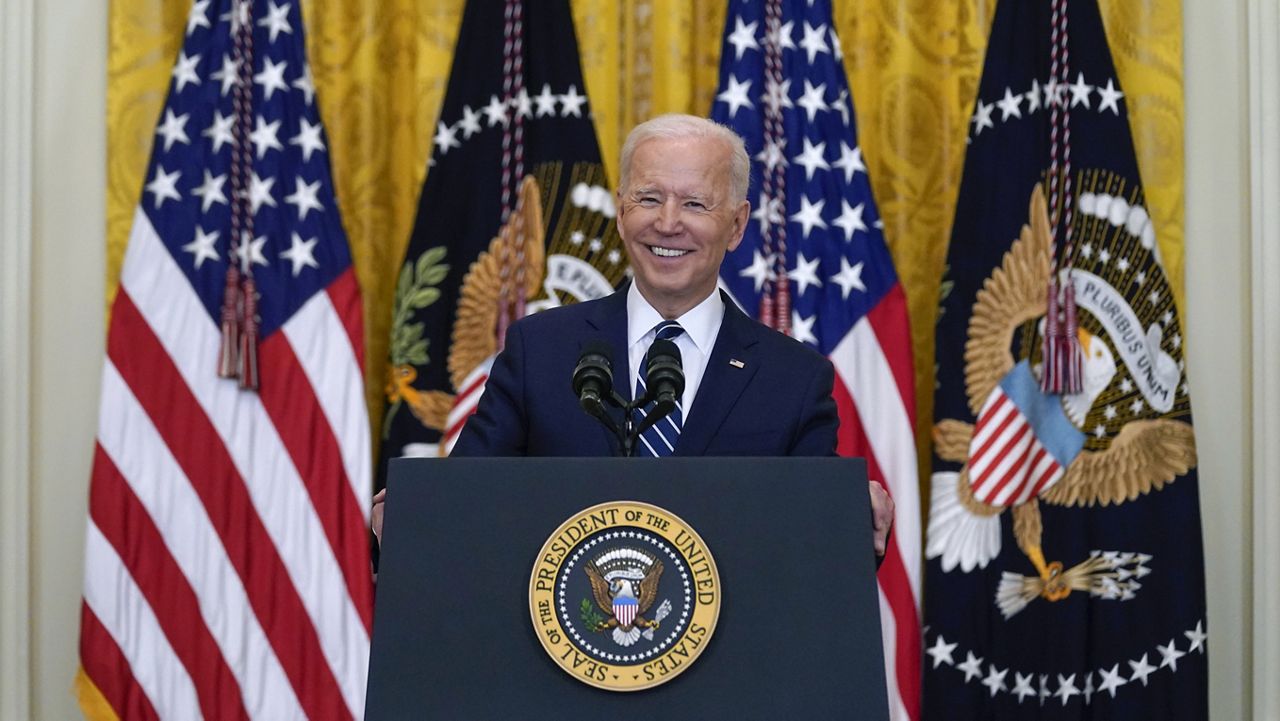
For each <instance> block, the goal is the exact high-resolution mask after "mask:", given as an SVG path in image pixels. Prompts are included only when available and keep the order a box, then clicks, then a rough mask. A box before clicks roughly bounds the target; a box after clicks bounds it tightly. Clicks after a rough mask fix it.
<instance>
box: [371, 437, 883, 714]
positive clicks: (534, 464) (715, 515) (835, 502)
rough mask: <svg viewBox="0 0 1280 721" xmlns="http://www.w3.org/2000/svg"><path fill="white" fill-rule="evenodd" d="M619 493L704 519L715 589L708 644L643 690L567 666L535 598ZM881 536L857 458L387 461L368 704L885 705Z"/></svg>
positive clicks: (700, 524)
mask: <svg viewBox="0 0 1280 721" xmlns="http://www.w3.org/2000/svg"><path fill="white" fill-rule="evenodd" d="M622 501H626V502H634V503H636V504H649V505H652V506H656V507H658V508H660V509H663V510H665V511H667V512H669V513H670V514H671V515H672V516H674V517H677V518H678V519H679V520H681V521H683V522H684V523H686V524H687V525H688V527H689V528H691V529H694V530H696V533H697V535H698V536H700V540H701V541H702V542H703V543H704V544H705V547H706V550H707V551H708V552H709V554H710V555H711V557H712V558H714V565H715V570H716V571H717V572H718V586H717V587H716V591H717V592H718V594H719V595H718V599H717V601H718V615H717V616H716V620H715V624H714V630H713V632H712V633H711V634H710V636H709V638H707V640H706V642H705V645H704V646H703V647H701V648H699V649H698V650H699V653H698V655H697V656H696V658H694V659H693V660H692V661H691V662H689V663H688V664H687V666H685V667H683V668H681V669H680V672H679V674H678V675H676V676H675V677H674V678H671V679H670V680H669V681H668V682H665V683H661V685H657V686H654V687H651V688H646V689H644V690H636V691H628V692H619V691H613V690H604V689H602V688H597V687H595V686H593V685H589V684H588V683H584V682H583V681H582V680H581V679H579V678H575V677H574V674H573V673H571V672H566V670H565V668H562V667H561V665H559V664H558V663H557V661H556V659H555V658H553V656H552V652H551V650H550V649H549V648H544V645H543V642H542V641H541V640H540V636H541V635H543V634H544V632H546V633H547V634H549V633H550V632H549V631H546V629H542V628H540V627H539V626H540V624H539V618H538V613H537V608H536V605H535V606H534V607H532V608H531V587H532V585H534V584H535V582H536V580H537V573H536V571H535V566H536V565H537V564H539V563H540V562H542V561H541V560H540V559H542V558H543V556H542V555H540V554H541V553H542V552H543V551H544V546H545V547H550V545H549V544H550V543H551V539H552V537H553V535H554V534H555V533H556V531H557V530H558V529H560V528H561V527H562V525H563V524H564V523H565V522H566V520H568V519H571V518H573V517H575V516H577V515H579V514H581V513H582V512H583V511H584V509H589V508H592V507H595V506H598V505H600V504H610V503H615V502H622ZM638 525H643V524H642V523H639V524H638ZM584 529H585V525H584ZM574 535H578V534H574V533H569V534H566V538H568V537H570V536H574ZM642 535H643V534H642ZM871 535H872V534H871V523H870V508H869V498H868V492H867V482H866V467H865V464H864V463H863V461H862V460H861V459H846V458H662V459H657V458H647V459H645V458H629V459H618V458H486V459H479V458H475V459H471V458H466V459H464V458H445V459H398V460H395V461H392V463H391V467H390V473H389V477H388V492H387V506H386V516H385V526H384V535H383V546H382V553H381V562H380V568H379V576H378V588H377V602H376V607H375V611H374V624H373V639H372V650H371V657H370V666H369V686H368V696H367V706H366V713H365V718H366V719H370V720H372V721H378V720H381V719H495V718H502V717H506V716H509V715H514V716H515V717H518V718H527V719H559V718H588V717H589V716H588V714H598V716H595V717H596V718H644V717H646V715H647V714H653V716H652V717H653V718H662V719H720V718H725V719H728V718H734V719H774V718H783V717H785V716H793V717H796V718H822V719H843V718H847V719H887V718H888V702H887V696H886V691H885V676H884V674H885V672H884V657H883V651H882V646H881V638H880V615H879V600H878V594H877V591H876V586H875V561H874V556H873V550H872V544H871ZM659 540H660V539H659ZM579 555H581V553H580V554H579ZM658 555H661V554H658ZM577 558H578V556H574V559H577ZM587 559H588V556H586V555H583V556H582V564H583V565H585V564H586V562H587ZM550 560H551V559H550V558H547V559H546V561H547V562H549V561H550ZM668 566H672V564H671V563H670V562H669V563H668ZM679 570H681V569H680V568H679V564H676V565H675V566H673V570H672V571H668V572H667V574H668V578H677V579H678V576H676V575H675V572H676V571H679ZM688 570H689V572H690V573H691V575H694V573H693V572H694V570H695V569H694V568H693V567H690V568H689V569H688ZM665 582H666V581H664V583H665ZM636 585H637V586H638V585H639V583H638V582H637V584H636ZM696 588H697V586H695V589H696ZM571 595H572V594H571ZM579 595H589V594H579ZM571 600H572V601H573V602H575V603H576V602H577V596H573V598H572V599H571ZM582 603H583V609H582V612H583V613H584V614H596V615H599V612H598V611H597V610H596V609H594V608H592V609H588V608H586V606H588V605H589V604H588V603H587V601H586V600H583V601H582ZM571 605H572V604H571ZM601 608H607V607H605V606H601ZM676 611H677V612H676V613H675V614H673V615H672V616H671V618H670V619H668V620H666V621H663V623H664V624H666V625H665V626H662V629H663V632H664V633H665V632H667V631H668V630H670V629H673V628H678V625H679V623H680V621H679V609H678V608H677V609H676ZM576 613H577V611H576V610H571V611H570V612H569V614H570V616H573V615H574V614H576ZM650 615H651V616H652V615H653V614H652V610H651V611H650ZM620 617H621V616H620ZM541 620H542V623H546V622H547V621H548V620H549V619H548V618H545V617H544V618H542V619H541ZM570 620H572V619H570ZM655 626H656V624H655ZM586 633H587V632H586V631H585V630H583V634H586ZM597 636H599V637H600V638H602V639H605V640H603V641H601V642H599V646H600V648H601V649H603V648H604V647H605V646H606V645H610V644H611V643H612V642H610V641H608V640H607V638H606V637H605V635H604V634H603V633H602V634H597ZM593 643H594V642H593ZM644 643H645V642H644V641H640V642H639V643H638V644H637V645H636V646H635V647H634V648H636V649H637V650H641V649H643V647H644V646H643V644H644ZM625 650H626V649H616V648H615V649H614V651H617V652H619V653H622V652H623V651H625ZM677 661H678V659H677ZM604 666H605V668H608V667H609V664H608V663H607V662H606V663H605V664H604ZM593 673H594V672H593ZM601 673H604V672H601Z"/></svg>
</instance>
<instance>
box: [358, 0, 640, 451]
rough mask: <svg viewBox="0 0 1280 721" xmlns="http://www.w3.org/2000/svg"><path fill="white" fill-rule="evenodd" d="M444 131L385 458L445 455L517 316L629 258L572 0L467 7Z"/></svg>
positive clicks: (396, 363)
mask: <svg viewBox="0 0 1280 721" xmlns="http://www.w3.org/2000/svg"><path fill="white" fill-rule="evenodd" d="M434 141H435V143H434V147H433V149H432V152H431V159H430V162H429V164H428V168H427V178H426V182H425V183H424V185H423V188H422V196H421V199H420V200H419V204H418V217H417V221H416V223H415V226H414V230H413V237H412V239H411V240H410V241H409V247H408V250H407V251H406V253H405V259H404V264H403V267H402V268H401V271H400V275H399V278H398V283H397V285H396V296H395V303H394V307H393V317H392V328H391V342H390V358H389V363H388V371H387V384H386V396H387V408H386V412H385V415H384V417H383V427H382V464H383V465H384V467H385V464H386V462H387V460H388V459H390V458H394V457H397V456H406V455H412V456H422V455H426V456H434V455H446V454H447V453H448V451H449V449H450V448H452V446H453V442H454V441H455V440H456V439H457V436H458V433H459V431H461V430H462V426H463V424H465V423H466V420H467V418H469V417H470V415H471V413H473V412H474V411H475V407H476V403H477V402H478V401H479V400H480V395H481V394H482V392H483V391H484V385H485V381H486V380H487V378H488V371H489V367H490V365H491V364H492V362H493V358H494V356H496V355H497V353H498V351H500V350H501V344H502V340H503V337H504V334H505V332H506V328H507V326H509V325H510V324H511V323H512V322H514V321H515V320H518V319H519V318H521V317H523V316H525V315H527V314H529V313H533V312H536V311H538V310H542V309H544V308H549V307H553V306H556V305H561V304H568V303H573V302H577V301H582V300H590V299H592V298H599V297H602V296H605V295H608V294H609V293H612V292H613V289H614V287H615V286H617V285H618V284H620V283H621V282H622V280H623V279H624V278H625V273H626V269H627V262H626V256H625V254H624V252H623V249H622V242H621V240H620V239H619V238H618V234H617V230H616V228H615V226H614V221H613V219H614V202H613V194H612V193H611V192H610V191H609V189H608V181H607V179H606V177H605V172H604V166H603V165H601V162H600V148H599V145H598V144H597V142H596V134H595V126H594V125H593V122H592V117H591V108H590V105H589V104H588V103H587V97H586V88H585V86H584V84H583V82H582V70H581V67H580V66H579V63H578V43H577V40H576V39H575V36H574V30H573V19H572V17H571V16H570V14H569V4H568V2H567V0H501V1H497V0H495V1H492V2H485V1H481V0H474V1H473V2H469V3H467V7H466V9H465V11H464V16H463V20H462V28H461V30H460V31H459V35H458V43H457V47H456V49H455V51H454V60H453V69H452V71H451V74H450V77H449V87H448V90H447V92H446V93H445V99H444V105H443V106H442V108H441V110H440V118H439V120H438V121H437V123H436V125H435V130H434ZM568 382H569V381H568V378H566V379H565V383H568Z"/></svg>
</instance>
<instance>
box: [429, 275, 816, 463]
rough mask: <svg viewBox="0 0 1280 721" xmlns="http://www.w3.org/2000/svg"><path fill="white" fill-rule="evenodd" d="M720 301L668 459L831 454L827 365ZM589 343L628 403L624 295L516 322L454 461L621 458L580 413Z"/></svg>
mask: <svg viewBox="0 0 1280 721" xmlns="http://www.w3.org/2000/svg"><path fill="white" fill-rule="evenodd" d="M724 302H725V313H724V322H723V323H722V324H721V326H720V334H719V335H718V336H717V338H716V342H715V346H714V348H713V349H712V351H711V359H710V360H709V361H708V363H707V370H706V372H705V373H704V374H703V377H702V383H701V385H700V386H699V388H698V393H697V396H696V397H695V398H694V399H693V405H692V406H691V407H690V411H689V414H688V417H687V418H685V423H684V430H683V432H682V433H681V434H680V438H679V441H678V442H677V443H676V447H675V454H676V455H678V456H827V455H834V454H835V448H836V429H837V427H838V425H839V419H838V417H837V415H836V404H835V401H834V400H833V399H832V397H831V387H832V383H833V380H834V377H835V372H834V370H833V369H832V367H831V362H830V361H828V360H827V359H826V358H824V357H823V356H822V355H820V354H818V353H817V352H815V351H813V350H812V349H810V348H808V347H806V346H805V345H804V344H802V343H800V342H798V341H796V340H794V339H792V338H788V337H787V336H785V335H783V334H781V333H778V332H777V331H774V330H772V329H770V328H767V327H765V326H764V325H761V324H760V323H758V322H756V321H755V320H753V319H751V318H748V317H747V316H746V315H745V314H744V313H743V312H742V311H740V310H739V309H738V308H737V306H735V305H734V303H733V301H732V300H730V299H729V298H728V297H727V296H724ZM590 340H600V341H603V342H605V343H606V344H607V345H608V346H609V348H610V349H611V352H612V356H613V358H612V360H613V363H614V388H615V390H617V392H618V394H619V395H621V396H622V397H623V398H627V399H630V398H631V391H632V389H631V388H630V385H631V383H632V382H633V381H632V380H631V379H629V378H628V377H627V376H628V371H627V353H626V350H627V294H626V290H625V289H624V290H622V291H619V292H616V293H614V294H612V295H610V296H608V297H605V298H601V299H599V300H594V301H589V302H586V303H579V304H576V305H571V306H565V307H561V308H554V309H551V310H547V311H544V312H542V313H537V314H535V315H532V316H529V317H527V318H523V319H521V320H520V321H518V322H516V323H514V324H512V326H511V328H510V329H509V330H508V332H507V338H506V346H505V349H504V350H503V351H502V353H500V354H499V355H498V357H497V358H496V359H495V360H494V364H493V369H492V371H491V372H490V375H489V381H488V384H487V386H486V388H485V392H484V395H483V396H482V397H481V398H480V403H479V406H478V407H477V409H476V413H475V415H473V416H472V417H471V419H470V420H468V421H467V424H466V426H465V427H464V428H463V430H462V433H461V434H460V435H459V436H458V442H457V444H456V445H455V447H454V449H453V452H452V453H451V455H453V456H608V455H613V454H614V453H616V449H617V441H616V440H615V439H614V437H613V435H612V434H611V433H610V432H609V431H607V430H606V429H605V428H604V426H603V425H601V423H600V422H599V421H597V420H596V419H595V418H592V417H591V416H589V415H587V413H586V412H584V411H583V410H582V408H581V407H580V406H579V405H578V398H577V396H575V395H574V393H573V388H572V385H571V378H572V375H573V369H574V367H575V366H576V365H577V362H578V356H579V355H580V354H581V351H582V347H583V345H584V344H585V343H586V342H587V341H590ZM731 360H732V361H738V362H739V363H730V361H731ZM619 415H620V414H619Z"/></svg>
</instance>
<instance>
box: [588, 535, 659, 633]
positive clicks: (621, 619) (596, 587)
mask: <svg viewBox="0 0 1280 721" xmlns="http://www.w3.org/2000/svg"><path fill="white" fill-rule="evenodd" d="M584 568H585V571H586V574H587V578H588V579H589V580H590V581H591V594H592V595H593V596H594V597H595V601H596V605H597V606H599V607H600V610H601V611H604V613H605V616H606V619H605V621H603V622H602V623H600V624H598V625H597V626H596V627H595V628H593V629H592V630H593V631H606V630H608V629H613V634H612V635H613V640H614V641H615V642H617V644H618V645H619V646H630V645H632V644H634V643H635V642H636V641H639V640H640V636H641V631H640V629H648V628H657V627H658V624H659V620H658V619H654V620H649V619H646V618H645V617H644V614H646V613H648V611H649V608H650V607H652V606H653V602H654V601H655V600H656V599H657V597H658V581H659V579H661V578H662V569H663V566H662V561H660V560H658V559H657V558H655V557H654V556H653V555H651V554H649V553H645V552H644V551H637V550H635V549H630V548H621V549H617V550H614V551H609V552H606V553H604V554H602V555H601V556H600V557H599V558H596V559H595V560H593V561H591V562H590V563H588V564H586V566H585V567H584Z"/></svg>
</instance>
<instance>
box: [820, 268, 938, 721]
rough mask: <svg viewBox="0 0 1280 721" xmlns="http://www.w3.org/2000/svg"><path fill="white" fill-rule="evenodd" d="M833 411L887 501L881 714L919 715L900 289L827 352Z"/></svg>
mask: <svg viewBox="0 0 1280 721" xmlns="http://www.w3.org/2000/svg"><path fill="white" fill-rule="evenodd" d="M831 362H832V364H833V365H835V369H836V382H835V390H834V392H833V395H834V396H835V399H836V405H837V407H838V408H839V411H840V437H839V444H838V446H837V451H838V452H839V454H840V455H842V456H861V457H864V458H866V459H867V474H868V475H869V476H870V478H871V479H872V480H875V481H880V482H881V483H882V484H883V485H884V486H885V489H886V490H887V491H888V492H889V495H890V496H892V497H893V501H894V506H895V509H894V521H893V534H892V535H891V536H890V538H889V546H888V548H887V549H886V552H885V558H884V562H883V563H882V565H881V566H880V571H879V573H878V574H877V580H878V581H879V590H880V626H881V633H882V635H883V638H884V659H885V666H886V668H885V677H886V681H887V685H888V691H889V715H890V718H892V719H894V720H895V721H907V720H911V719H918V718H920V649H921V630H920V578H921V569H920V559H921V548H920V544H921V528H920V492H919V485H918V484H919V476H918V472H917V463H916V448H915V377H914V369H913V365H912V360H911V332H910V326H909V325H908V323H907V310H906V296H905V295H904V294H903V292H902V286H901V285H895V286H894V287H893V288H892V289H891V290H890V291H889V292H888V294H886V295H885V297H884V298H883V299H882V300H881V301H880V302H879V303H878V304H877V305H876V306H875V307H874V308H872V309H871V311H870V312H869V313H868V314H867V315H866V316H865V317H864V318H862V319H861V320H859V321H858V322H857V323H855V324H854V326H853V328H852V329H851V330H850V331H849V333H848V334H847V335H845V337H844V338H843V339H842V340H841V341H840V343H839V344H837V345H836V347H835V350H833V351H832V353H831Z"/></svg>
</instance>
